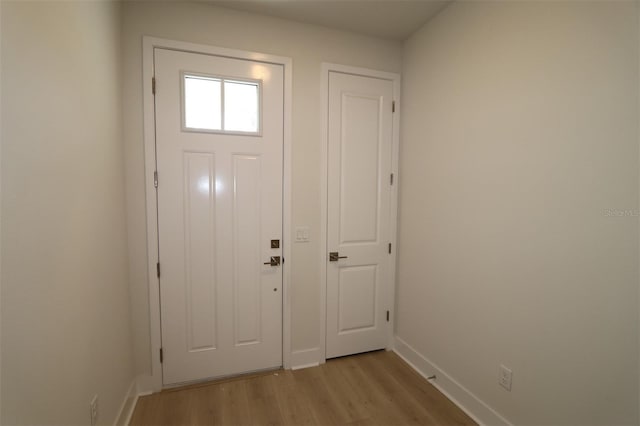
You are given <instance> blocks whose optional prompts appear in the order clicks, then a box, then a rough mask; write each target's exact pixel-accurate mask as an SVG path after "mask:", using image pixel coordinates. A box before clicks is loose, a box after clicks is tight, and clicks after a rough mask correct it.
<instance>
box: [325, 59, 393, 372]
mask: <svg viewBox="0 0 640 426" xmlns="http://www.w3.org/2000/svg"><path fill="white" fill-rule="evenodd" d="M330 72H340V73H343V74H351V75H356V76H362V77H373V78H379V79H382V80H389V81H391V82H393V101H394V102H395V111H394V113H393V116H392V123H393V129H392V130H393V140H392V141H391V144H392V149H391V173H393V185H392V186H391V206H390V207H391V211H390V214H389V231H390V241H389V242H390V243H391V245H392V255H391V265H390V274H389V275H390V276H391V277H392V279H391V283H390V285H389V288H388V289H387V291H388V292H387V301H388V303H389V307H390V309H391V315H390V318H389V320H390V324H389V330H388V335H387V346H386V349H387V350H391V349H393V347H394V330H395V311H396V309H395V295H396V257H397V247H398V244H397V241H396V238H397V224H398V182H399V176H398V174H399V173H398V164H399V161H398V160H399V153H400V74H398V73H392V72H386V71H378V70H372V69H368V68H360V67H352V66H348V65H340V64H334V63H329V62H323V63H322V73H321V76H322V80H321V83H320V91H321V94H320V102H321V108H320V110H321V112H322V118H321V121H320V122H321V130H320V131H321V149H320V151H321V158H320V250H321V251H320V347H319V354H318V356H319V359H318V362H319V363H324V362H325V361H326V359H327V358H326V349H327V256H328V249H329V248H328V247H327V231H328V223H327V220H328V214H327V209H328V207H329V192H328V191H329V188H328V184H327V179H328V177H329V161H328V157H329V73H330Z"/></svg>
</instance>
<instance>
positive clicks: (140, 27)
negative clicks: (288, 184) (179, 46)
mask: <svg viewBox="0 0 640 426" xmlns="http://www.w3.org/2000/svg"><path fill="white" fill-rule="evenodd" d="M143 35H151V36H156V37H162V38H168V39H174V40H182V41H189V42H195V43H202V44H207V45H213V46H221V47H228V48H235V49H243V50H249V51H258V52H263V53H270V54H274V55H279V56H288V57H291V58H292V59H293V226H296V225H308V226H310V228H311V242H309V243H299V244H295V245H294V246H293V253H292V255H293V259H292V260H291V261H292V263H291V265H292V280H291V284H292V303H293V312H292V347H293V350H294V351H300V350H306V349H313V348H317V347H318V346H319V344H320V338H321V337H320V309H319V306H320V302H319V296H320V269H319V268H320V260H319V259H320V252H319V249H320V248H319V244H318V243H319V240H318V238H319V235H318V230H319V227H320V196H319V190H320V166H319V160H318V159H319V158H320V146H321V144H320V64H321V62H322V61H327V62H336V63H341V64H347V65H354V66H361V67H368V68H373V69H379V70H383V71H392V72H399V71H400V67H401V46H400V44H399V43H395V42H389V41H384V40H379V39H374V38H370V37H365V36H360V35H355V34H350V33H346V32H342V31H337V30H331V29H328V28H324V27H318V26H311V25H305V24H300V23H296V22H291V21H286V20H281V19H276V18H270V17H265V16H259V15H253V14H248V13H243V12H238V11H233V10H228V9H223V8H218V7H215V6H212V5H209V4H204V3H184V2H127V3H125V5H124V37H125V38H124V48H125V56H124V61H125V68H124V70H125V76H126V80H125V82H124V87H125V102H124V112H125V121H124V125H125V141H126V158H127V203H128V224H129V251H130V254H131V257H130V259H131V263H130V273H129V277H130V280H131V300H132V312H133V318H134V342H135V345H136V347H135V353H136V367H137V370H138V372H139V373H142V374H148V373H149V372H150V369H151V367H150V350H149V345H150V343H149V339H150V338H149V326H150V325H149V299H148V284H147V269H146V268H147V263H146V262H147V251H146V235H145V232H146V224H145V223H146V222H145V202H144V199H145V197H144V153H143V133H142V124H143V123H142V86H141V84H142V81H141V77H142V73H141V70H142V65H141V58H142V52H141V46H142V36H143ZM287 261H289V259H287Z"/></svg>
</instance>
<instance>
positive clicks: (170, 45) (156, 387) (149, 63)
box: [138, 36, 292, 394]
mask: <svg viewBox="0 0 640 426" xmlns="http://www.w3.org/2000/svg"><path fill="white" fill-rule="evenodd" d="M155 48H164V49H173V50H180V51H185V52H192V53H201V54H207V55H216V56H224V57H229V58H237V59H248V60H252V61H257V62H267V63H272V64H279V65H283V67H284V129H283V135H284V140H283V144H284V146H283V157H284V158H283V194H282V195H283V206H282V225H283V226H282V232H283V235H282V240H283V257H284V259H291V244H292V240H291V164H292V163H291V125H292V123H291V117H292V109H291V105H292V60H291V58H287V57H283V56H275V55H267V54H263V53H258V52H248V51H244V50H236V49H228V48H222V47H215V46H208V45H203V44H195V43H188V42H182V41H175V40H168V39H162V38H156V37H148V36H145V37H143V46H142V75H143V85H142V86H143V108H144V116H143V121H144V157H145V193H146V219H147V273H148V286H149V322H150V332H151V345H150V346H151V348H150V349H151V353H150V356H151V375H149V376H144V377H140V378H139V379H138V390H139V392H140V393H143V394H144V393H151V392H158V391H160V390H162V388H163V385H162V365H161V363H160V348H161V342H162V338H161V329H160V327H161V326H160V293H159V290H160V287H159V284H160V283H159V279H158V276H157V270H156V268H157V262H158V216H157V205H158V200H157V193H156V188H155V185H154V172H155V170H156V146H155V145H156V144H155V108H154V94H153V91H152V79H153V76H154V74H155V72H154V58H153V52H154V49H155ZM160 87H161V86H160V84H159V85H158V88H159V90H161V89H160ZM160 179H161V177H160ZM290 277H291V262H290V261H289V262H284V264H283V279H282V291H283V300H282V310H283V312H282V324H283V330H282V346H283V347H282V362H283V366H284V368H290V367H291V365H290V364H291V291H290Z"/></svg>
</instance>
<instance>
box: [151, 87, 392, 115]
mask: <svg viewBox="0 0 640 426" xmlns="http://www.w3.org/2000/svg"><path fill="white" fill-rule="evenodd" d="M154 90H155V89H154ZM153 93H156V92H153ZM391 112H396V101H392V102H391Z"/></svg>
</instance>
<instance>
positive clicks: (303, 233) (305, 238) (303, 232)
mask: <svg viewBox="0 0 640 426" xmlns="http://www.w3.org/2000/svg"><path fill="white" fill-rule="evenodd" d="M306 242H309V227H308V226H297V227H296V243H306Z"/></svg>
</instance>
